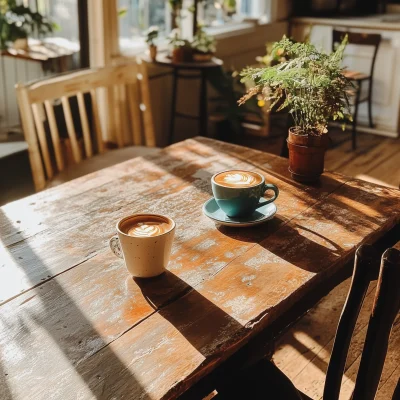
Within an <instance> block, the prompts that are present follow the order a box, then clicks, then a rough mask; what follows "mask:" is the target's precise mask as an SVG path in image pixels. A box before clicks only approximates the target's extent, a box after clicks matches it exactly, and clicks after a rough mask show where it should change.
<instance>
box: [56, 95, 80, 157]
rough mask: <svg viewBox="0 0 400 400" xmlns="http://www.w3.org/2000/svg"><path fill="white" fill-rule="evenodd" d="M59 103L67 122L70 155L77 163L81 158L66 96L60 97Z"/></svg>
mask: <svg viewBox="0 0 400 400" xmlns="http://www.w3.org/2000/svg"><path fill="white" fill-rule="evenodd" d="M61 103H62V106H63V110H64V116H65V123H66V124H67V131H68V136H69V139H70V141H71V148H72V155H73V157H74V161H75V162H76V163H79V162H80V161H81V160H82V156H81V152H80V150H79V145H78V139H77V137H76V132H75V126H74V121H73V119H72V113H71V107H70V105H69V101H68V97H65V96H63V97H61Z"/></svg>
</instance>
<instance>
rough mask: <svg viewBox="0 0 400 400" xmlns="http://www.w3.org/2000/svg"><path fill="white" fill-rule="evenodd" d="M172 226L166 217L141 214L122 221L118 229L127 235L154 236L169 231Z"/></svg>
mask: <svg viewBox="0 0 400 400" xmlns="http://www.w3.org/2000/svg"><path fill="white" fill-rule="evenodd" d="M172 228H173V225H172V223H171V222H170V221H169V220H168V218H165V217H162V216H159V215H152V214H141V215H137V216H135V217H132V218H131V219H128V220H126V221H123V222H122V224H121V227H120V229H121V230H122V232H124V233H125V234H126V235H128V236H132V237H142V238H146V237H154V236H160V235H163V234H164V233H167V232H169V231H170V230H171V229H172Z"/></svg>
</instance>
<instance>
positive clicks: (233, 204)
mask: <svg viewBox="0 0 400 400" xmlns="http://www.w3.org/2000/svg"><path fill="white" fill-rule="evenodd" d="M211 186H212V191H213V194H214V198H215V200H216V202H217V204H218V206H219V207H220V208H221V209H222V211H224V212H225V214H226V215H227V216H228V217H244V216H248V215H251V214H252V213H253V212H254V211H255V210H256V209H257V208H260V207H262V206H265V205H266V204H269V203H272V202H273V201H275V200H276V198H277V197H278V195H279V189H278V188H277V186H275V185H273V184H267V183H265V178H264V177H263V176H262V175H261V174H259V173H258V172H254V171H246V170H229V171H223V172H219V173H217V174H215V175H214V176H213V177H212V178H211ZM267 190H272V191H274V196H273V197H272V198H270V199H268V200H265V201H261V202H260V198H261V197H262V196H264V193H265V192H266V191H267Z"/></svg>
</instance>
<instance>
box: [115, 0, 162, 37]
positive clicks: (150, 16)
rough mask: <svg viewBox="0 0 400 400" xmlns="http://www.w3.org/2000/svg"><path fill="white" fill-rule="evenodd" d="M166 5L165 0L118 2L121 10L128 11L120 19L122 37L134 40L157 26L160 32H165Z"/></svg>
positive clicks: (121, 0) (128, 0)
mask: <svg viewBox="0 0 400 400" xmlns="http://www.w3.org/2000/svg"><path fill="white" fill-rule="evenodd" d="M166 3H167V2H166V1H165V0H118V6H119V9H120V10H121V9H126V10H127V12H126V14H125V15H123V16H121V17H120V21H119V34H120V37H121V38H124V39H132V38H134V37H140V36H143V33H144V32H145V31H146V30H147V29H148V28H149V27H150V26H152V25H157V26H158V27H159V29H160V32H165V30H166Z"/></svg>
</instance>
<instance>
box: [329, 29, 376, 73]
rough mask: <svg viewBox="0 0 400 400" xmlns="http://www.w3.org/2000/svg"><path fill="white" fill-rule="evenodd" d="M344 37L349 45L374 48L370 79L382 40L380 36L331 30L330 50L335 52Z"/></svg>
mask: <svg viewBox="0 0 400 400" xmlns="http://www.w3.org/2000/svg"><path fill="white" fill-rule="evenodd" d="M346 35H347V37H348V39H349V43H350V44H354V45H357V46H372V47H373V48H374V49H373V53H372V54H373V55H372V60H371V69H370V76H371V77H372V76H373V74H374V67H375V61H376V55H377V54H378V49H379V45H380V43H381V40H382V36H381V35H380V34H378V33H364V32H348V31H340V30H336V29H333V31H332V50H335V48H336V46H337V45H338V44H339V43H341V42H342V40H343V39H344V37H345V36H346Z"/></svg>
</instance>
